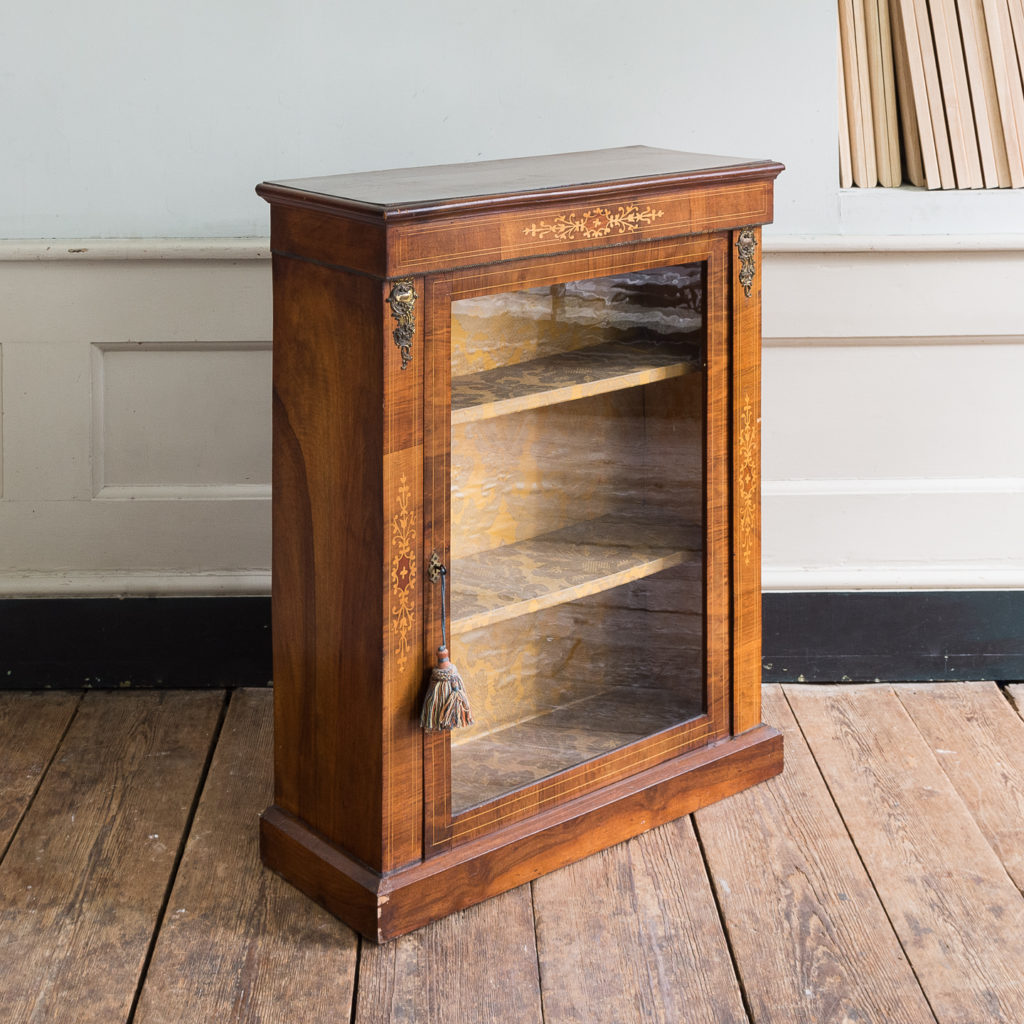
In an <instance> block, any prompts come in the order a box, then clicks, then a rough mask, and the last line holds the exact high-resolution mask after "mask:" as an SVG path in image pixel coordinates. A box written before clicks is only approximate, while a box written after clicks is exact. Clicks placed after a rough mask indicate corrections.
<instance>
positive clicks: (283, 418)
mask: <svg viewBox="0 0 1024 1024" xmlns="http://www.w3.org/2000/svg"><path fill="white" fill-rule="evenodd" d="M274 275H275V279H274V285H275V301H274V513H273V541H274V551H273V629H274V708H275V714H274V724H275V736H274V752H275V758H274V763H275V801H276V803H277V804H278V806H280V807H281V808H282V809H284V810H286V811H288V812H289V813H290V814H293V815H294V816H295V817H297V818H299V819H301V820H303V821H305V822H306V823H308V824H309V825H310V826H311V827H312V828H314V829H315V830H316V831H318V832H320V833H322V834H323V835H324V836H325V837H326V838H327V839H328V840H330V841H331V842H333V843H335V844H337V845H339V846H341V847H343V848H345V849H346V850H348V851H350V852H351V853H352V854H353V855H355V856H356V857H358V858H360V859H361V860H362V861H364V862H365V863H366V864H367V865H369V866H371V867H375V868H378V869H379V868H380V866H381V828H382V811H381V806H382V781H381V774H382V753H381V751H382V713H381V677H382V671H383V665H382V658H381V636H382V630H383V628H384V624H383V622H382V608H383V594H382V577H381V571H380V566H381V562H382V559H383V558H384V540H383V532H384V523H383V496H382V486H383V485H382V473H381V460H382V448H383V441H382V429H383V428H382V406H383V382H382V359H381V351H380V339H381V331H382V325H381V312H380V290H379V288H380V286H379V283H378V282H376V281H374V280H373V279H371V278H368V277H363V276H360V275H353V274H345V273H341V272H338V271H335V270H330V269H328V268H325V267H321V266H316V265H314V264H311V263H307V262H299V261H296V260H291V259H287V258H282V257H279V256H275V258H274Z"/></svg>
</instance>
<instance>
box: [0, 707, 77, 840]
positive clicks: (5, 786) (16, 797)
mask: <svg viewBox="0 0 1024 1024" xmlns="http://www.w3.org/2000/svg"><path fill="white" fill-rule="evenodd" d="M80 700H81V697H79V696H78V694H72V693H2V694H0V751H3V756H2V758H0V859H2V858H3V855H4V852H5V851H6V849H7V846H8V844H9V843H10V841H11V837H12V836H13V835H14V831H15V829H16V828H17V827H18V823H19V822H20V821H21V816H22V815H23V814H24V813H25V809H26V808H27V807H28V805H29V803H30V801H31V800H32V796H33V794H34V793H35V791H36V786H38V785H39V780H40V779H41V778H42V776H43V772H44V771H45V770H46V767H47V765H48V764H49V763H50V759H51V758H52V757H53V754H54V752H55V751H56V749H57V744H58V743H59V742H60V739H61V737H62V736H63V735H64V730H65V729H66V728H67V727H68V723H69V722H70V721H71V716H72V715H74V713H75V708H77V707H78V702H79V701H80Z"/></svg>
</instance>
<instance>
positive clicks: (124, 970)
mask: <svg viewBox="0 0 1024 1024" xmlns="http://www.w3.org/2000/svg"><path fill="white" fill-rule="evenodd" d="M270 702H271V695H270V693H269V692H268V691H265V690H239V691H236V692H234V693H233V694H232V695H230V697H229V696H228V695H226V694H225V693H222V692H192V693H180V692H172V693H166V692H165V693H156V692H150V693H142V692H123V693H89V694H87V695H85V696H79V695H75V694H0V750H2V754H0V858H2V859H0V1022H2V1024H9V1022H22V1021H25V1022H28V1021H32V1022H40V1024H42V1022H46V1024H57V1022H69V1024H71V1022H73V1024H90V1022H102V1024H117V1022H121V1021H133V1022H136V1024H157V1022H161V1024H191V1022H197V1024H211V1022H216V1024H229V1022H235V1021H245V1022H295V1024H318V1022H332V1024H333V1022H350V1021H356V1022H359V1024H371V1022H386V1021H396V1022H398V1021H401V1022H416V1024H424V1022H434V1021H437V1022H440V1021H446V1022H447V1021H451V1022H458V1024H477V1022H481V1024H482V1022H491V1021H497V1022H502V1024H530V1022H540V1021H544V1022H547V1024H554V1022H559V1024H561V1022H570V1021H572V1022H580V1024H602V1022H609V1024H628V1022H634V1021H636V1022H640V1021H643V1022H646V1021H664V1022H667V1024H684V1022H685V1024H691V1022H707V1024H733V1022H741V1021H753V1022H757V1024H761V1022H782V1024H798V1022H803V1021H806V1022H809V1024H826V1022H832V1021H836V1022H838V1021H843V1022H850V1024H853V1022H856V1024H868V1022H873V1024H916V1022H918V1021H937V1022H940V1024H954V1022H957V1024H991V1022H1006V1024H1022V1022H1024V955H1022V951H1024V897H1022V888H1024V721H1022V719H1021V717H1020V715H1019V710H1020V709H1021V708H1022V707H1024V686H1018V687H1012V686H1011V687H1007V688H1006V689H1005V690H1001V689H999V688H998V687H997V686H995V685H994V684H992V683H959V684H943V685H923V684H922V685H906V686H884V685H883V686H835V687H827V686H789V687H785V688H778V687H766V689H765V706H766V719H767V720H768V721H769V722H771V723H772V724H774V725H775V726H777V727H779V728H780V729H782V730H783V731H784V733H785V736H786V771H785V774H784V775H783V776H782V777H781V778H779V779H775V780H772V781H770V782H768V783H765V784H763V785H761V786H758V787H756V788H755V789H753V790H750V791H748V792H746V793H743V794H741V795H739V796H737V797H734V798H732V799H730V800H727V801H725V802H723V803H720V804H717V805H715V806H712V807H708V808H705V809H704V810H702V811H699V812H698V813H696V814H695V815H693V816H692V817H691V818H685V819H683V820H681V821H678V822H675V823H673V824H671V825H666V826H664V827H662V828H659V829H657V830H655V831H653V832H651V833H649V834H648V835H646V836H643V837H641V838H639V839H636V840H633V841H632V842H629V843H626V844H623V845H621V846H619V847H616V848H615V849H612V850H609V851H607V852H605V853H603V854H599V855H597V856H595V857H591V858H590V859H588V860H586V861H584V862H582V863H580V864H577V865H574V866H572V867H569V868H566V869H564V870H562V871H559V872H557V873H555V874H553V875H550V876H548V877H546V878H542V879H539V880H538V881H536V882H534V883H533V884H532V885H525V886H523V887H521V888H519V889H517V890H515V891H514V892H511V893H508V894H506V895H505V896H502V897H499V898H497V899H494V900H491V901H489V902H487V903H485V904H483V905H481V906H478V907H475V908H473V909H471V910H469V911H466V912H464V913H462V914H459V915H456V916H454V917H452V918H449V919H448V920H445V921H443V922H440V923H438V924H437V925H434V926H432V927H429V928H426V929H424V930H422V931H420V932H418V933H416V934H413V935H410V936H407V937H405V938H404V939H400V940H398V941H396V942H394V943H392V944H390V945H388V946H384V947H374V946H372V945H370V944H369V943H365V942H363V943H361V942H360V941H359V940H358V939H357V938H356V937H355V936H354V934H353V933H352V932H351V931H349V930H348V929H347V928H346V927H345V926H343V925H341V924H339V923H338V922H337V921H335V920H334V919H333V918H330V917H329V916H327V915H326V914H325V913H323V912H322V911H320V910H319V909H318V908H317V907H315V906H314V905H313V904H312V903H310V902H309V901H307V900H306V899H305V898H304V897H303V896H301V895H300V894H299V893H297V892H296V891H294V890H292V889H291V888H290V887H289V886H288V885H286V884H285V883H283V882H282V881H280V879H278V878H276V877H274V876H272V875H270V874H268V873H267V872H265V871H264V870H263V869H262V868H261V867H260V865H259V862H258V859H257V853H256V815H257V813H258V811H259V810H261V809H262V808H263V806H264V805H265V804H266V803H267V799H268V794H269V789H270V772H269V755H270V749H271V732H270ZM1015 702H1016V703H1015Z"/></svg>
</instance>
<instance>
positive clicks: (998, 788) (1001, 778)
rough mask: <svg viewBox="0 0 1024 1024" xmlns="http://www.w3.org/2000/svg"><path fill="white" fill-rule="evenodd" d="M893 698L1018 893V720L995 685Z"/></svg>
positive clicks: (1022, 732) (1022, 733)
mask: <svg viewBox="0 0 1024 1024" xmlns="http://www.w3.org/2000/svg"><path fill="white" fill-rule="evenodd" d="M895 692H896V695H897V696H898V697H899V699H900V701H901V702H902V704H903V706H904V707H905V708H906V709H907V711H908V712H909V713H910V717H911V718H912V719H913V720H914V724H915V725H916V726H917V727H918V729H919V730H920V731H921V735H922V736H924V738H925V740H926V742H927V743H928V746H929V747H930V748H931V751H932V753H933V754H934V755H935V760H936V761H937V762H938V763H939V765H940V767H941V768H942V770H943V771H944V772H945V774H946V777H947V778H948V779H949V781H950V782H952V784H953V787H954V788H955V789H956V791H957V793H958V794H959V795H960V799H961V800H963V802H964V804H965V805H966V806H967V809H968V810H969V811H970V813H971V817H972V818H974V820H975V822H976V823H977V825H978V827H979V828H980V829H981V832H982V834H983V835H984V836H985V838H986V839H987V840H988V843H989V846H991V847H992V849H993V850H994V851H995V854H996V856H997V857H998V858H999V859H1000V860H1001V861H1002V863H1003V867H1005V868H1006V871H1007V873H1008V874H1009V876H1010V877H1011V878H1012V879H1013V881H1014V883H1015V884H1016V886H1017V888H1018V889H1020V890H1021V891H1022V892H1024V720H1022V719H1021V718H1020V716H1019V715H1018V714H1017V713H1016V712H1015V710H1014V708H1013V707H1012V706H1011V704H1010V702H1009V701H1008V700H1007V699H1006V696H1005V695H1004V694H1003V693H1002V691H1001V690H1000V689H999V687H998V686H996V684H995V683H939V684H935V685H925V684H908V685H905V686H899V687H896V690H895ZM1022 984H1024V982H1022Z"/></svg>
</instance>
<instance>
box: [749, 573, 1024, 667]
mask: <svg viewBox="0 0 1024 1024" xmlns="http://www.w3.org/2000/svg"><path fill="white" fill-rule="evenodd" d="M763 610H764V637H763V643H762V651H763V678H764V681H765V682H808V683H812V682H813V683H818V682H834V683H838V682H873V681H875V680H879V681H882V682H898V681H906V682H924V681H939V680H957V679H995V680H998V681H1009V680H1021V679H1024V591H1022V590H963V591H958V590H936V591H913V590H905V591H892V592H888V591H872V592H848V593H841V592H832V591H829V592H824V591H817V592H810V593H787V594H782V593H769V594H765V595H764V597H763Z"/></svg>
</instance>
